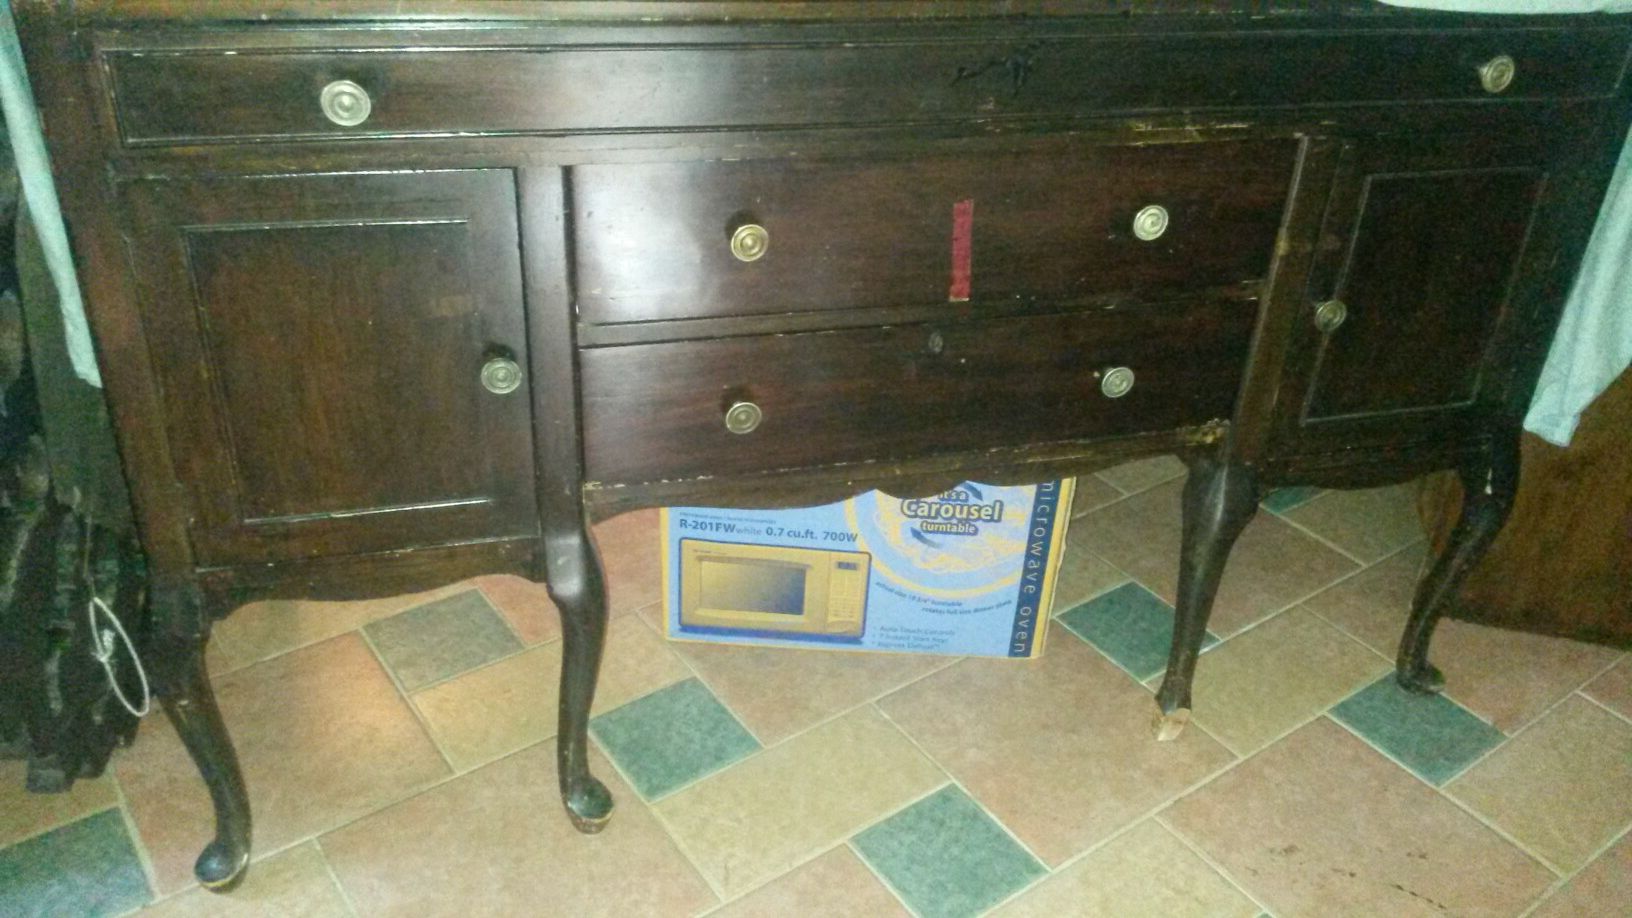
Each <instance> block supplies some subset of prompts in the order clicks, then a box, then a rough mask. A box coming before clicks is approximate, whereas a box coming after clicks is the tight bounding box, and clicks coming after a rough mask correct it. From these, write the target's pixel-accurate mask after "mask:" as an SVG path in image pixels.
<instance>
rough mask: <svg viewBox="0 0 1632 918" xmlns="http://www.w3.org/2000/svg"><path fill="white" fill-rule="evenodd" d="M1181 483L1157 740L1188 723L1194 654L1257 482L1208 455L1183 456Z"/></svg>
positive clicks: (1254, 503)
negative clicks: (1173, 598)
mask: <svg viewBox="0 0 1632 918" xmlns="http://www.w3.org/2000/svg"><path fill="white" fill-rule="evenodd" d="M1188 464H1189V466H1190V477H1189V479H1188V480H1186V481H1185V484H1184V542H1183V548H1182V550H1181V553H1180V557H1179V595H1178V606H1177V608H1176V609H1175V610H1174V622H1173V646H1172V649H1171V651H1169V653H1168V658H1167V675H1166V676H1164V677H1163V678H1162V687H1161V688H1160V689H1159V690H1158V691H1157V692H1156V704H1157V706H1158V707H1159V708H1160V709H1161V712H1162V713H1161V716H1160V718H1159V719H1158V721H1157V728H1156V737H1157V739H1164V740H1171V739H1175V738H1177V737H1178V735H1179V734H1180V733H1181V732H1182V731H1183V730H1184V725H1185V724H1187V723H1189V721H1190V706H1191V705H1190V684H1191V682H1192V681H1193V680H1194V678H1195V674H1196V658H1197V657H1199V656H1200V655H1201V645H1202V642H1203V641H1204V640H1205V639H1206V637H1207V619H1208V618H1209V617H1210V616H1211V615H1212V612H1213V598H1214V597H1215V596H1216V595H1217V594H1218V583H1219V580H1220V579H1222V578H1223V576H1224V564H1225V562H1226V561H1227V560H1229V556H1230V549H1231V548H1233V547H1234V546H1235V540H1236V539H1237V538H1239V537H1240V535H1241V532H1242V530H1244V529H1246V528H1247V523H1248V522H1250V521H1251V520H1252V517H1253V514H1255V513H1257V512H1258V483H1257V477H1256V476H1255V475H1254V474H1253V471H1252V469H1250V468H1248V467H1247V466H1245V465H1240V464H1238V463H1230V462H1224V461H1221V460H1218V459H1214V458H1211V457H1205V458H1191V459H1189V460H1188Z"/></svg>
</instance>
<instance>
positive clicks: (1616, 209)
mask: <svg viewBox="0 0 1632 918" xmlns="http://www.w3.org/2000/svg"><path fill="white" fill-rule="evenodd" d="M1628 366H1632V136H1629V137H1628V138H1627V142H1626V145H1625V146H1624V147H1622V149H1621V161H1620V164H1619V165H1618V166H1616V167H1615V177H1614V178H1613V179H1611V180H1610V183H1609V193H1608V194H1607V195H1606V196H1605V197H1604V206H1603V209H1602V210H1600V211H1599V213H1598V225H1597V226H1596V227H1595V228H1594V229H1593V232H1592V240H1591V241H1590V242H1588V243H1587V252H1586V255H1585V256H1584V257H1583V258H1582V261H1581V272H1580V273H1579V274H1578V275H1576V279H1575V286H1574V287H1573V288H1571V290H1570V298H1569V300H1568V301H1567V302H1566V303H1565V305H1564V318H1563V320H1562V321H1561V322H1560V324H1559V327H1558V336H1557V337H1555V338H1554V339H1553V348H1552V350H1551V351H1549V352H1548V354H1547V363H1546V365H1545V366H1544V367H1543V368H1542V371H1541V380H1540V382H1539V383H1538V384H1537V386H1536V394H1535V397H1534V398H1532V399H1531V401H1530V413H1529V414H1528V415H1527V416H1525V419H1524V426H1525V429H1526V430H1528V431H1530V432H1531V433H1533V434H1535V435H1536V436H1538V437H1541V438H1542V439H1544V440H1546V441H1548V442H1549V443H1554V444H1556V445H1558V446H1569V445H1570V438H1571V437H1573V436H1574V435H1575V428H1576V425H1577V424H1579V423H1580V422H1581V412H1583V411H1585V410H1586V408H1587V406H1588V405H1590V404H1592V400H1593V399H1595V398H1597V397H1598V396H1599V395H1600V394H1602V393H1603V391H1604V390H1605V389H1607V388H1609V385H1610V383H1613V382H1614V381H1615V379H1616V377H1618V376H1620V375H1621V373H1622V372H1623V371H1624V370H1625V369H1626V368H1627V367H1628Z"/></svg>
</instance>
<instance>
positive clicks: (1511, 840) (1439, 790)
mask: <svg viewBox="0 0 1632 918" xmlns="http://www.w3.org/2000/svg"><path fill="white" fill-rule="evenodd" d="M1326 719H1327V720H1330V721H1331V722H1332V723H1334V724H1336V725H1337V726H1338V727H1339V728H1340V729H1342V730H1344V731H1346V732H1347V733H1348V734H1349V735H1350V736H1353V737H1354V738H1356V739H1358V740H1359V741H1360V742H1361V743H1363V744H1365V746H1366V747H1367V748H1368V749H1371V750H1372V751H1373V752H1376V753H1377V754H1378V755H1380V756H1382V757H1383V758H1385V759H1387V760H1388V761H1390V762H1392V763H1394V764H1395V765H1398V766H1399V767H1400V769H1401V770H1402V771H1404V772H1405V773H1406V774H1407V775H1409V776H1410V777H1411V778H1412V779H1413V780H1415V781H1417V782H1419V783H1420V784H1422V785H1423V786H1424V787H1427V788H1428V789H1429V790H1431V791H1433V792H1434V793H1435V794H1438V795H1439V797H1440V798H1441V799H1443V800H1445V801H1447V802H1449V803H1450V804H1451V805H1452V806H1454V807H1456V808H1457V809H1459V810H1461V811H1462V812H1464V813H1466V814H1468V815H1469V816H1472V817H1473V818H1474V820H1475V821H1476V822H1478V823H1479V824H1481V825H1483V826H1484V827H1485V828H1487V829H1489V830H1490V831H1492V832H1494V833H1495V834H1496V836H1497V837H1499V838H1501V839H1502V840H1504V841H1506V842H1507V843H1508V844H1510V845H1512V846H1513V847H1515V848H1517V849H1519V851H1520V852H1522V853H1523V854H1524V855H1525V856H1527V857H1529V858H1530V859H1531V860H1533V861H1535V862H1536V863H1538V864H1540V865H1541V866H1542V867H1544V868H1546V869H1547V870H1548V871H1549V872H1551V873H1552V874H1553V875H1554V876H1555V877H1557V876H1562V875H1563V873H1564V871H1563V870H1561V869H1560V868H1558V867H1556V866H1554V865H1553V863H1552V862H1551V861H1549V860H1547V859H1546V858H1544V857H1542V856H1541V855H1539V854H1537V853H1536V852H1534V851H1532V850H1530V847H1529V846H1528V845H1526V844H1525V843H1523V842H1521V841H1520V840H1519V839H1518V838H1516V837H1514V836H1513V835H1512V834H1511V833H1509V832H1508V831H1507V830H1506V829H1503V828H1502V827H1501V826H1499V825H1497V824H1496V823H1495V822H1493V821H1492V820H1491V819H1489V818H1488V817H1486V816H1485V815H1484V814H1482V813H1480V812H1478V811H1477V810H1475V809H1473V808H1472V807H1470V806H1468V805H1467V804H1465V803H1463V802H1462V801H1461V800H1459V799H1457V798H1456V797H1455V796H1453V795H1451V793H1450V792H1448V791H1447V790H1445V788H1443V787H1440V786H1438V785H1435V784H1434V783H1433V782H1431V781H1429V780H1427V779H1426V778H1424V777H1422V776H1421V775H1419V774H1417V773H1416V772H1415V771H1412V770H1411V769H1410V768H1409V767H1407V766H1406V765H1405V763H1403V762H1401V761H1400V760H1399V759H1397V758H1395V757H1394V756H1392V755H1390V754H1389V753H1388V752H1387V751H1386V750H1384V749H1382V748H1380V747H1379V746H1377V745H1376V744H1375V743H1373V742H1371V740H1369V739H1367V738H1366V737H1365V736H1363V735H1362V734H1360V733H1359V731H1357V730H1355V729H1353V728H1352V727H1350V726H1349V725H1348V724H1345V723H1343V722H1342V721H1340V720H1338V719H1337V718H1335V717H1333V716H1331V712H1330V711H1328V712H1326ZM1505 745H1507V744H1506V742H1503V743H1498V744H1497V746H1496V748H1501V747H1502V746H1505ZM1492 751H1494V750H1492ZM1450 780H1451V779H1449V778H1447V779H1446V782H1445V783H1446V784H1449V783H1450Z"/></svg>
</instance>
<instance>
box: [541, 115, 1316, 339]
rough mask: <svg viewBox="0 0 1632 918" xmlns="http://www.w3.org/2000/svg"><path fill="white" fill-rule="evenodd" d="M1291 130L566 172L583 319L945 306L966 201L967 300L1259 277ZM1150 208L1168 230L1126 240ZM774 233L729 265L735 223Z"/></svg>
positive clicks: (1278, 204)
mask: <svg viewBox="0 0 1632 918" xmlns="http://www.w3.org/2000/svg"><path fill="white" fill-rule="evenodd" d="M1295 151H1296V144H1295V143H1294V142H1293V141H1291V140H1278V141H1254V142H1237V143H1228V142H1221V143H1214V144H1196V143H1189V144H1164V145H1158V146H1128V147H1110V146H1092V147H1089V146H1081V147H1079V148H1077V149H1075V150H1065V151H1061V152H1050V153H1042V154H1040V153H1036V152H1031V151H1026V150H1020V151H1011V152H1008V153H1003V152H1000V151H996V150H993V151H985V152H982V153H980V154H978V155H966V156H958V157H947V158H942V157H925V156H919V157H915V158H912V159H910V160H899V161H894V162H891V161H888V160H884V161H879V160H876V159H873V160H867V161H862V162H844V161H839V162H833V161H817V162H806V161H802V160H796V161H791V162H790V161H787V160H770V161H763V160H762V161H746V162H729V163H719V162H711V163H676V164H662V165H658V164H652V165H606V166H582V167H579V168H576V169H574V170H572V178H573V218H574V225H575V226H576V228H577V235H576V238H577V280H578V288H579V295H578V309H579V315H580V317H581V318H582V319H583V320H584V321H586V322H591V323H596V324H607V323H620V322H649V321H652V320H657V319H679V318H700V317H712V316H729V315H754V314H763V313H783V312H803V311H813V310H840V309H851V308H863V307H880V306H893V305H899V304H907V303H934V302H937V301H943V302H944V301H946V300H947V299H948V298H949V295H950V293H951V290H950V281H951V278H952V270H953V269H952V264H951V261H952V254H951V253H952V245H951V238H950V237H951V224H952V207H953V205H954V203H956V202H970V204H969V206H970V207H971V208H972V212H973V214H974V219H973V223H974V225H975V226H977V227H978V234H977V238H975V239H973V240H972V242H973V243H974V250H975V251H977V252H978V259H972V263H971V265H970V266H969V270H968V273H969V281H970V282H969V289H968V290H966V291H964V293H963V297H964V298H966V299H973V300H976V301H1001V300H1007V299H1044V300H1061V299H1075V298H1081V297H1087V296H1113V295H1114V296H1118V297H1120V298H1122V299H1124V300H1130V299H1135V298H1144V299H1147V300H1148V299H1150V298H1155V297H1160V296H1162V295H1164V294H1169V295H1170V294H1171V293H1172V292H1174V291H1193V290H1197V289H1204V288H1209V287H1227V286H1232V285H1237V284H1240V283H1243V282H1247V281H1252V280H1256V279H1258V278H1261V277H1263V275H1264V273H1265V272H1266V271H1267V270H1268V268H1269V256H1270V254H1271V252H1272V250H1273V243H1274V239H1275V232H1276V230H1277V228H1278V227H1279V225H1280V219H1281V212H1282V211H1283V209H1284V208H1285V203H1286V196H1287V193H1288V191H1289V190H1290V182H1289V179H1290V178H1291V174H1292V157H1293V154H1294V153H1295ZM1147 206H1160V207H1162V208H1164V209H1165V210H1166V211H1167V213H1168V214H1169V223H1168V226H1167V230H1166V232H1164V233H1163V234H1162V235H1161V237H1160V238H1158V239H1154V240H1151V241H1148V242H1147V241H1144V240H1141V239H1138V238H1136V237H1135V235H1134V232H1133V222H1134V217H1135V215H1136V214H1138V213H1139V212H1140V210H1141V209H1142V208H1144V207H1147ZM744 224H754V225H759V226H763V227H764V228H765V229H766V230H767V231H768V233H769V235H770V245H769V248H768V249H767V251H766V252H765V254H764V255H763V256H761V257H760V258H758V259H756V260H754V261H751V262H743V261H739V260H738V259H737V258H736V257H734V256H733V255H732V253H731V249H730V245H729V241H730V237H731V233H732V231H733V230H734V229H736V227H738V226H740V225H744Z"/></svg>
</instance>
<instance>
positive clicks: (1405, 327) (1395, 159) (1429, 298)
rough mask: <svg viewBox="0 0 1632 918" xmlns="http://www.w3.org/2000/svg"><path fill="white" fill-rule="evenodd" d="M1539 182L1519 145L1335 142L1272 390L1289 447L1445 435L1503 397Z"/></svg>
mask: <svg viewBox="0 0 1632 918" xmlns="http://www.w3.org/2000/svg"><path fill="white" fill-rule="evenodd" d="M1545 182H1546V161H1545V159H1544V157H1543V156H1542V155H1541V154H1540V153H1539V152H1538V151H1537V150H1536V149H1534V148H1532V147H1527V146H1516V145H1512V144H1504V143H1495V142H1487V141H1481V140H1472V139H1469V140H1460V141H1453V142H1446V141H1444V140H1443V139H1437V140H1435V141H1429V142H1416V141H1412V140H1408V139H1405V138H1387V139H1380V140H1375V141H1368V142H1366V143H1364V144H1361V145H1358V146H1351V147H1349V148H1347V149H1346V150H1345V152H1344V162H1343V164H1342V165H1341V166H1340V168H1339V171H1338V178H1337V181H1336V185H1335V187H1334V190H1333V192H1332V197H1331V201H1330V205H1329V207H1328V210H1327V214H1326V219H1325V222H1324V226H1323V228H1322V232H1321V239H1320V242H1319V245H1318V247H1317V252H1318V254H1317V256H1316V259H1315V262H1314V264H1313V266H1312V269H1311V273H1310V281H1309V286H1308V290H1307V292H1306V297H1305V299H1304V301H1303V302H1302V303H1301V304H1299V308H1300V309H1301V310H1302V311H1303V312H1302V315H1301V316H1300V317H1299V318H1298V320H1297V324H1296V331H1295V333H1294V336H1293V340H1292V347H1291V353H1290V355H1289V356H1290V363H1289V370H1290V372H1289V374H1288V377H1287V379H1288V383H1287V388H1286V390H1283V394H1282V396H1283V402H1282V403H1283V405H1284V406H1285V410H1284V414H1283V417H1284V420H1285V422H1286V423H1285V424H1284V425H1283V428H1282V431H1283V434H1285V435H1287V436H1288V437H1289V438H1291V439H1293V440H1295V441H1296V444H1295V445H1296V448H1299V449H1325V448H1337V447H1340V446H1350V445H1356V444H1363V443H1366V442H1371V443H1377V442H1407V441H1409V440H1411V439H1415V438H1425V437H1435V438H1438V437H1444V436H1445V435H1447V433H1451V434H1454V433H1455V432H1456V431H1457V430H1459V429H1461V428H1462V427H1464V426H1468V425H1472V424H1474V423H1475V422H1476V420H1477V419H1478V417H1479V415H1480V412H1481V410H1482V409H1484V408H1488V407H1489V406H1490V405H1492V404H1493V403H1494V402H1495V401H1496V400H1497V399H1499V398H1500V395H1501V393H1500V392H1499V391H1498V390H1499V389H1500V379H1501V377H1502V375H1503V366H1502V363H1503V360H1504V358H1503V356H1502V354H1501V352H1500V348H1498V347H1497V343H1498V341H1499V340H1500V337H1501V336H1500V332H1501V331H1502V330H1503V328H1504V326H1508V325H1511V322H1512V316H1513V315H1514V309H1513V306H1512V303H1511V302H1510V301H1511V299H1512V297H1513V293H1514V284H1515V280H1516V279H1517V278H1518V276H1519V271H1520V266H1521V264H1522V263H1523V261H1524V256H1525V249H1526V245H1527V242H1528V240H1529V236H1530V228H1531V225H1532V223H1533V221H1534V217H1535V214H1536V210H1537V206H1538V202H1539V201H1540V199H1541V195H1542V191H1543V188H1544V185H1545Z"/></svg>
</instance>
